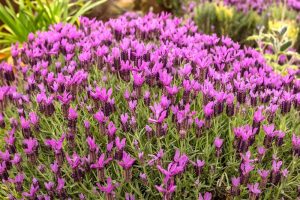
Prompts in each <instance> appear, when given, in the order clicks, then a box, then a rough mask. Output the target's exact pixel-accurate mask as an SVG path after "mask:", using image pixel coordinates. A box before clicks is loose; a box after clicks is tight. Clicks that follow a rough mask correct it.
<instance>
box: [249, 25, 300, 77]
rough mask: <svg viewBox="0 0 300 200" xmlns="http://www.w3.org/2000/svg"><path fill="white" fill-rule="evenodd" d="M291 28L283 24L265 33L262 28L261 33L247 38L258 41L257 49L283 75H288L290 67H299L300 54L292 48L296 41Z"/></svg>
mask: <svg viewBox="0 0 300 200" xmlns="http://www.w3.org/2000/svg"><path fill="white" fill-rule="evenodd" d="M290 29H291V28H290V27H288V26H283V27H280V28H274V29H272V30H270V31H269V32H268V33H264V32H263V28H262V29H261V30H260V32H259V34H257V35H253V36H250V37H248V38H247V40H250V41H255V42H256V44H257V50H258V51H259V52H261V53H262V54H263V55H264V57H265V59H266V60H267V62H268V63H269V65H270V66H272V67H273V69H275V70H276V71H277V72H279V73H281V74H283V75H286V74H287V73H288V70H289V69H295V70H298V69H299V61H300V54H299V53H297V52H296V51H295V50H294V49H293V48H292V46H293V43H294V42H295V41H293V39H294V38H290V37H289V34H291V32H293V30H290Z"/></svg>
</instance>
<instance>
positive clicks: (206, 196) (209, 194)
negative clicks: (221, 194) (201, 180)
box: [198, 192, 212, 200]
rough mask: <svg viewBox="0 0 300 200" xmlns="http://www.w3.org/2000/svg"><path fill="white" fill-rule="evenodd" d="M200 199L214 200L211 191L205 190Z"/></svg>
mask: <svg viewBox="0 0 300 200" xmlns="http://www.w3.org/2000/svg"><path fill="white" fill-rule="evenodd" d="M198 200H212V194H211V193H210V192H205V193H204V195H203V196H202V194H201V193H200V194H199V197H198Z"/></svg>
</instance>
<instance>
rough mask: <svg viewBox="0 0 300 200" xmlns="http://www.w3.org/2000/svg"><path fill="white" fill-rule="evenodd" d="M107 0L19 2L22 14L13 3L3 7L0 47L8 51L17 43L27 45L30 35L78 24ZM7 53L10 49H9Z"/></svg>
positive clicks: (8, 1)
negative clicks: (53, 27) (51, 27)
mask: <svg viewBox="0 0 300 200" xmlns="http://www.w3.org/2000/svg"><path fill="white" fill-rule="evenodd" d="M105 1H106V0H100V1H95V2H93V1H86V0H79V1H75V2H72V1H70V0H33V1H31V0H16V1H15V4H16V5H17V6H18V12H16V11H15V9H14V7H13V5H12V3H11V1H10V0H6V4H7V5H5V6H4V5H0V21H1V22H2V23H3V25H2V26H1V27H0V31H1V32H0V44H1V45H2V46H4V47H8V46H10V45H11V44H12V43H15V42H24V41H25V40H26V39H27V35H28V34H29V33H30V32H36V31H37V30H45V29H47V28H48V26H49V25H51V24H55V23H58V22H66V23H75V22H76V20H77V19H78V17H79V16H80V15H83V14H85V13H86V12H88V11H89V10H91V9H92V8H93V7H95V6H97V5H100V4H102V3H104V2H105ZM5 50H7V49H5Z"/></svg>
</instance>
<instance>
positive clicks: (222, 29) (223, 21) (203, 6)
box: [190, 0, 300, 50]
mask: <svg viewBox="0 0 300 200" xmlns="http://www.w3.org/2000/svg"><path fill="white" fill-rule="evenodd" d="M231 2H236V1H230V0H223V1H222V0H219V1H201V2H199V1H198V2H192V3H190V4H192V5H193V6H192V7H193V11H194V12H193V18H194V21H195V23H196V24H197V25H198V27H199V30H200V31H203V32H204V33H207V34H211V33H216V34H217V35H218V36H221V35H228V36H229V37H231V38H232V39H233V40H234V41H238V42H240V43H241V44H248V45H253V43H249V40H247V38H248V37H249V36H251V35H254V34H257V33H258V32H259V30H260V29H261V27H264V32H265V33H267V32H268V31H269V30H272V29H277V28H279V27H282V26H283V25H287V26H288V27H289V29H288V33H287V34H286V35H285V36H287V37H288V38H289V39H291V40H292V41H293V45H294V47H295V48H296V49H297V50H300V45H299V43H300V40H299V39H300V35H299V34H300V33H299V28H298V27H299V24H300V22H299V21H300V20H299V16H300V15H299V11H298V10H297V7H293V6H292V5H294V4H291V0H289V1H287V2H285V3H278V2H277V3H276V2H275V1H273V3H272V1H270V2H271V3H267V2H263V3H262V4H255V3H253V5H252V4H251V2H250V1H249V2H250V3H248V4H247V3H245V4H241V3H231ZM190 7H191V6H190ZM191 10H192V9H191Z"/></svg>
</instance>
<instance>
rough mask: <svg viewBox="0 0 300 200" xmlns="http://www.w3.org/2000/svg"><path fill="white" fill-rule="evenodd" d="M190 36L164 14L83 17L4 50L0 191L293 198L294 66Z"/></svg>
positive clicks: (192, 31) (42, 195)
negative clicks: (279, 67) (277, 65)
mask: <svg viewBox="0 0 300 200" xmlns="http://www.w3.org/2000/svg"><path fill="white" fill-rule="evenodd" d="M196 29H197V28H196V27H195V25H194V24H193V23H192V22H191V21H184V20H183V19H180V18H172V17H170V16H169V15H166V14H161V15H159V16H158V15H154V14H151V13H150V14H148V15H146V16H144V17H139V16H137V15H135V14H126V15H124V16H121V17H119V18H118V19H112V20H110V21H108V22H106V23H104V22H101V21H96V20H89V19H87V18H80V26H79V27H78V28H77V27H75V26H73V25H69V24H56V25H53V26H52V27H50V29H49V31H47V32H38V33H37V34H36V35H33V34H30V35H29V37H28V41H27V42H26V43H24V44H23V45H22V47H21V46H18V44H16V45H14V46H13V48H12V51H13V54H12V55H13V60H14V66H12V65H10V64H7V63H2V64H1V65H0V83H1V87H0V127H1V131H2V132H4V133H5V145H3V146H2V151H0V161H1V162H0V177H1V179H2V182H1V184H2V185H3V187H2V188H6V189H3V191H2V192H1V194H0V195H4V196H5V197H9V198H10V199H19V198H25V199H67V198H72V199H103V198H104V197H105V198H106V199H107V200H111V199H128V200H133V199H135V198H136V199H161V198H163V199H164V200H170V199H183V198H184V199H197V198H199V199H205V200H208V199H212V198H215V199H225V198H226V196H231V197H235V196H240V197H241V198H248V197H249V198H250V199H258V198H259V197H261V196H262V197H265V198H270V197H271V196H273V197H274V198H275V199H280V198H282V197H284V198H285V196H283V195H288V196H289V197H291V198H293V199H295V198H296V197H297V195H298V193H297V187H298V185H299V178H298V174H297V173H298V170H299V167H300V166H299V165H298V164H297V162H296V161H297V159H298V156H299V154H300V153H299V152H300V151H299V149H300V139H299V136H297V134H299V128H298V125H299V109H300V80H298V79H297V76H296V71H293V70H290V71H289V74H288V75H286V76H282V75H279V74H276V73H275V72H273V71H272V68H271V67H269V66H267V64H266V63H265V61H264V59H263V57H262V56H261V55H260V54H259V53H258V52H256V51H255V50H253V49H251V48H248V47H244V48H241V47H240V45H239V44H237V43H234V42H233V41H232V40H231V39H229V38H227V37H222V38H218V37H217V36H215V35H211V36H210V35H203V34H200V33H198V32H196ZM289 178H292V179H294V181H293V182H292V183H290V184H289V185H288V186H287V185H285V181H286V179H289ZM283 191H284V192H283Z"/></svg>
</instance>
